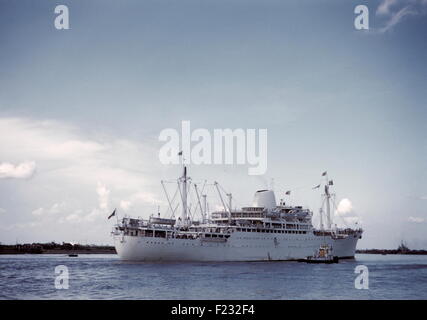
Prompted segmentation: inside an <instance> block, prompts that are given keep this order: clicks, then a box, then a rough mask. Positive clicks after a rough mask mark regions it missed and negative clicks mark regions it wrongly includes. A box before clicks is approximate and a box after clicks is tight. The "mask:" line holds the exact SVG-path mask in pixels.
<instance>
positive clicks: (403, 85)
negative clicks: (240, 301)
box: [0, 0, 427, 248]
mask: <svg viewBox="0 0 427 320" xmlns="http://www.w3.org/2000/svg"><path fill="white" fill-rule="evenodd" d="M57 4H66V5H67V6H68V7H69V10H70V27H71V29H70V30H61V31H60V30H56V29H55V28H54V23H53V22H54V18H55V14H54V7H55V5H57ZM358 4H365V5H367V6H368V8H369V11H370V30H369V31H357V30H355V28H354V24H353V21H354V17H355V14H354V13H353V11H354V8H355V6H356V5H358ZM0 8H1V10H0V43H1V50H0V133H1V136H2V137H1V138H0V163H3V164H4V163H9V164H13V165H15V166H17V165H19V164H22V163H24V164H27V167H26V168H27V169H28V166H29V167H30V169H31V174H29V175H25V174H24V175H23V176H20V175H19V174H18V175H15V176H14V177H10V176H4V177H3V178H0V193H1V198H0V200H1V202H0V208H1V210H0V215H1V221H2V223H1V224H0V228H1V229H2V232H1V233H0V241H1V242H6V243H10V242H12V243H13V242H15V241H16V240H18V241H53V240H55V241H62V240H64V241H80V242H84V241H88V242H97V243H99V242H111V239H110V238H109V236H108V233H109V228H110V224H111V222H108V221H106V219H105V216H106V215H107V212H108V211H109V210H111V209H113V208H114V207H118V206H120V204H122V207H123V208H121V212H122V214H125V213H127V214H130V215H142V216H146V217H147V216H148V215H149V214H150V213H151V212H152V211H153V210H156V209H155V208H156V207H157V205H160V206H161V207H163V206H164V202H162V201H164V199H163V197H162V194H161V188H160V185H159V181H160V180H161V179H170V178H173V177H175V176H176V175H177V174H178V171H179V168H178V167H174V166H164V165H162V164H161V163H160V162H159V160H158V157H157V154H158V150H159V148H160V147H161V143H160V142H159V141H158V135H159V133H160V131H161V130H162V129H164V128H177V129H179V128H180V124H181V121H182V120H190V121H191V124H192V127H193V128H194V129H195V128H207V129H209V130H211V129H214V128H267V129H268V171H267V173H266V174H265V175H264V176H262V177H250V176H248V175H247V168H246V167H230V166H199V167H192V168H190V170H191V173H192V175H193V176H194V178H197V179H204V178H206V179H210V180H212V179H217V180H219V181H220V182H221V183H222V185H224V187H226V189H227V190H228V191H231V192H233V194H234V195H235V197H236V200H238V202H239V203H241V204H242V205H244V204H247V203H249V202H250V201H251V198H252V195H253V192H254V191H255V190H256V189H258V188H264V187H265V185H266V184H267V183H268V182H269V181H270V180H271V179H272V178H274V181H275V189H276V192H277V193H278V195H277V197H278V198H280V197H281V196H280V195H281V194H283V192H284V191H286V190H288V189H292V190H294V191H293V193H292V197H291V201H292V202H294V203H295V204H297V203H301V204H304V205H307V206H309V207H310V208H311V209H313V210H315V212H317V208H318V206H319V204H320V203H319V202H320V200H319V194H318V193H316V192H314V191H312V190H311V189H310V187H309V186H311V185H316V184H317V183H318V181H319V175H320V174H321V172H323V171H324V170H328V172H329V173H330V175H331V177H333V178H334V179H335V182H336V189H335V191H336V193H337V199H338V201H339V200H340V199H343V198H347V199H350V201H351V203H352V205H353V208H354V209H353V212H352V214H354V215H357V216H358V217H359V218H360V220H361V221H362V224H363V226H364V228H365V230H366V232H365V236H364V238H363V239H362V241H361V242H360V247H390V248H393V247H396V246H397V245H398V243H399V242H400V240H402V239H404V240H406V241H407V242H408V244H409V245H410V246H412V247H427V237H426V232H425V231H426V226H427V182H426V181H427V174H426V173H427V167H426V163H427V162H426V160H427V148H426V143H425V141H427V130H426V129H425V123H426V120H427V106H426V102H427V90H426V89H427V88H426V78H427V63H426V58H427V43H426V41H425V39H426V34H427V33H426V31H427V19H426V18H427V15H426V13H427V2H426V1H423V0H418V1H416V0H400V1H393V0H386V1H369V2H368V1H338V0H337V1H335V0H330V1H255V0H252V1H238V0H234V1H218V0H217V1H189V0H184V1H145V0H144V1H121V2H120V3H117V2H116V1H92V0H91V1H61V2H52V1H37V2H35V1H19V2H18V1H10V0H0ZM5 170H6V169H5ZM22 170H24V171H25V168H24V169H22ZM124 208H126V210H125V209H124Z"/></svg>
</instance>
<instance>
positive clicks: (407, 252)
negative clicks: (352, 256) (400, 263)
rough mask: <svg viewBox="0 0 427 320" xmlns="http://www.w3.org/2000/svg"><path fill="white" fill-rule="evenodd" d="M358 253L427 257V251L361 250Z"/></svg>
mask: <svg viewBox="0 0 427 320" xmlns="http://www.w3.org/2000/svg"><path fill="white" fill-rule="evenodd" d="M356 253H363V254H382V255H387V254H412V255H427V250H405V251H402V250H399V249H359V250H356Z"/></svg>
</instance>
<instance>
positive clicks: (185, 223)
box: [181, 164, 187, 226]
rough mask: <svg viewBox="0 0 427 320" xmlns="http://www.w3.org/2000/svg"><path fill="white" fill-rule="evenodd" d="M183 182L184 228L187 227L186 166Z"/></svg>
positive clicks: (182, 217) (182, 216)
mask: <svg viewBox="0 0 427 320" xmlns="http://www.w3.org/2000/svg"><path fill="white" fill-rule="evenodd" d="M181 180H182V193H181V194H182V215H181V219H182V222H183V224H184V226H186V225H187V167H186V166H185V164H184V172H183V174H182V177H181Z"/></svg>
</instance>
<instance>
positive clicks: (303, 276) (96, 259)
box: [0, 254, 427, 300]
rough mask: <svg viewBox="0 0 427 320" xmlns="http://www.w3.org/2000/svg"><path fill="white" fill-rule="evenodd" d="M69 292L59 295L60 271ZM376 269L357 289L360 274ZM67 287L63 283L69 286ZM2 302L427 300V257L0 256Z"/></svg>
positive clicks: (62, 291) (65, 290)
mask: <svg viewBox="0 0 427 320" xmlns="http://www.w3.org/2000/svg"><path fill="white" fill-rule="evenodd" d="M59 265H63V266H66V267H67V269H68V276H69V280H68V289H56V288H55V277H57V276H58V274H55V267H57V266H59ZM358 265H364V266H366V267H367V268H368V270H369V289H356V288H355V279H356V277H357V276H358V274H356V273H355V268H356V266H358ZM62 283H63V284H64V282H62ZM0 299H423V300H425V299H427V256H415V255H373V254H359V255H356V258H355V259H354V260H342V261H340V263H338V264H329V265H313V264H305V263H298V262H247V263H243V262H235V263H230V262H227V263H196V262H194V263H147V262H144V263H142V262H139V263H138V262H124V261H120V260H119V259H118V257H117V256H116V255H101V254H92V255H79V256H78V257H74V258H73V257H68V256H67V255H0Z"/></svg>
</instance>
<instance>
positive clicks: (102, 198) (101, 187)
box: [96, 182, 110, 210]
mask: <svg viewBox="0 0 427 320" xmlns="http://www.w3.org/2000/svg"><path fill="white" fill-rule="evenodd" d="M96 193H97V194H98V202H99V208H100V209H102V210H107V209H108V204H109V201H110V197H109V195H110V190H108V189H107V187H106V186H105V184H102V183H101V182H98V185H97V187H96Z"/></svg>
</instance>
